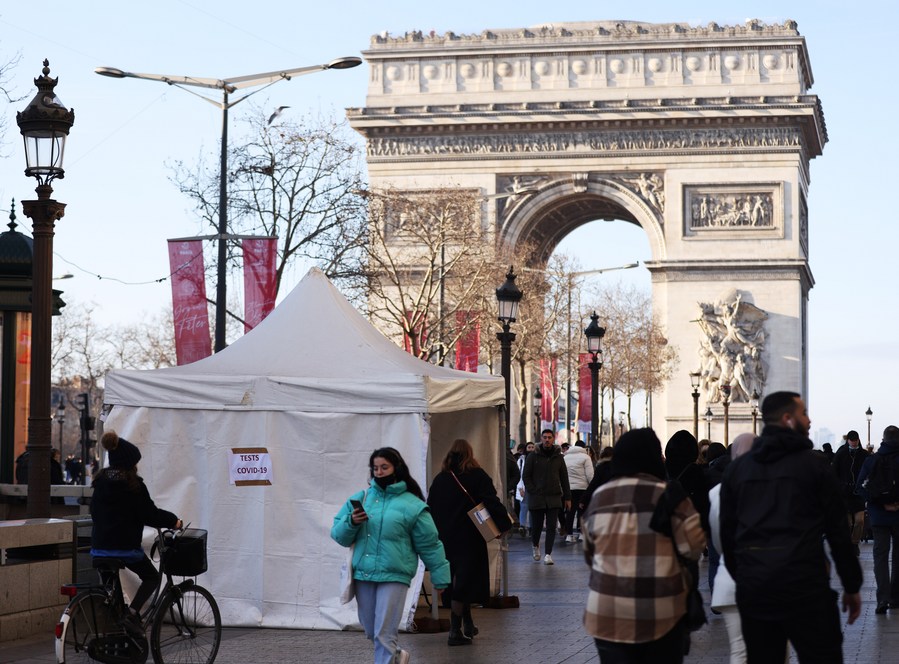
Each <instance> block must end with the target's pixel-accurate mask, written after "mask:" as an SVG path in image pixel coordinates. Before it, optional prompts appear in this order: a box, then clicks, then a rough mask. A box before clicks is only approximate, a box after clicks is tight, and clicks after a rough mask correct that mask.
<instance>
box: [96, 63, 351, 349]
mask: <svg viewBox="0 0 899 664" xmlns="http://www.w3.org/2000/svg"><path fill="white" fill-rule="evenodd" d="M360 64H362V60H361V59H360V58H357V57H347V58H337V59H335V60H331V61H330V62H328V63H326V64H322V65H312V66H308V67H296V68H294V69H283V70H281V71H270V72H265V73H261V74H250V75H248V76H234V77H232V78H227V79H215V78H199V77H196V76H166V75H163V74H135V73H132V72H127V71H123V70H121V69H116V68H115V67H97V68H96V69H95V70H94V71H95V72H96V73H97V74H100V75H101V76H109V77H110V78H139V79H143V80H146V81H159V82H160V83H166V84H168V85H174V86H175V87H177V88H181V89H182V90H184V91H185V92H189V93H191V94H192V95H195V96H197V97H199V98H200V99H202V100H204V101H207V102H209V103H210V104H212V105H213V106H217V107H218V108H220V109H221V111H222V144H221V155H220V160H221V163H220V166H219V219H218V228H217V231H218V233H217V234H216V235H213V236H206V237H203V238H198V239H216V240H217V241H218V265H217V273H216V280H217V281H216V285H215V352H216V353H217V352H219V351H220V350H223V349H224V348H225V314H226V311H227V298H226V295H227V286H226V283H225V274H226V269H225V268H226V262H227V258H228V251H227V244H226V242H227V240H229V239H231V238H230V236H229V235H228V110H229V109H230V108H231V107H233V106H236V105H237V104H239V103H240V102H242V101H243V100H244V99H247V98H248V97H250V96H252V95H254V94H256V93H257V92H261V91H262V90H265V89H266V88H268V87H269V86H271V85H274V84H275V83H277V82H278V81H289V80H290V79H292V78H294V77H295V76H302V75H304V74H313V73H315V72H319V71H326V70H328V69H350V68H352V67H358V66H359V65H360ZM258 85H261V86H263V87H261V88H259V89H258V90H254V91H253V92H250V93H248V94H245V95H244V96H243V97H240V98H239V99H234V100H233V101H230V100H229V95H230V94H232V93H234V92H236V91H237V90H240V89H242V88H251V87H256V86H258ZM184 86H190V87H197V88H207V89H212V90H221V91H222V100H221V101H217V100H215V99H210V98H209V97H206V96H205V95H201V94H199V93H196V92H194V91H193V90H191V89H189V88H188V87H184Z"/></svg>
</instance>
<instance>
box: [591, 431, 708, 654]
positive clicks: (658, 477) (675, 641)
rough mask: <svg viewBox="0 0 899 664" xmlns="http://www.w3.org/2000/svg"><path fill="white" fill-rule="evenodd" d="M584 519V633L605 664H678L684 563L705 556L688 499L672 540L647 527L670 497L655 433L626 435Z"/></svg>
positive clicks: (673, 520)
mask: <svg viewBox="0 0 899 664" xmlns="http://www.w3.org/2000/svg"><path fill="white" fill-rule="evenodd" d="M611 464H612V479H611V480H609V481H608V482H606V483H605V484H603V485H602V486H600V487H599V488H598V489H597V490H596V492H595V493H594V494H593V497H592V498H591V499H590V504H589V506H588V507H587V512H586V514H585V515H584V519H583V526H582V529H583V532H584V555H585V556H586V559H587V564H589V565H590V567H591V572H590V584H589V587H590V592H589V595H588V597H587V609H586V611H585V613H584V626H585V628H586V630H587V632H588V633H589V634H590V635H592V636H593V638H594V640H595V642H596V649H597V651H598V652H599V661H600V662H601V663H602V664H622V663H627V664H631V663H633V664H637V663H640V664H644V663H649V662H652V663H653V664H681V662H683V660H684V644H685V641H686V638H687V631H686V630H687V626H686V621H685V616H686V613H687V593H688V590H689V587H688V584H687V582H686V580H685V579H684V575H683V571H682V569H681V563H680V561H679V559H678V557H679V556H681V557H683V558H687V559H690V560H698V559H699V556H700V555H701V553H702V550H703V549H704V548H705V544H706V540H705V534H704V532H703V530H702V525H701V524H700V519H699V514H698V513H697V512H696V509H695V508H694V507H693V504H692V503H691V502H690V500H688V499H687V498H686V497H684V498H683V499H682V500H680V501H679V502H678V503H677V504H676V505H674V506H672V508H673V509H672V510H671V511H670V530H671V535H670V536H668V535H665V534H663V533H660V532H657V531H656V530H654V529H653V528H652V527H651V526H650V523H651V522H652V520H653V515H654V513H655V512H656V508H657V505H658V504H659V501H660V499H661V498H662V497H663V494H664V493H665V489H666V483H665V465H664V462H663V461H662V444H661V442H660V441H659V439H658V436H656V434H655V432H654V431H653V430H652V429H633V430H631V431H628V432H626V433H624V434H623V435H622V436H621V438H619V440H618V442H617V443H616V445H615V453H614V455H613V456H612V461H611Z"/></svg>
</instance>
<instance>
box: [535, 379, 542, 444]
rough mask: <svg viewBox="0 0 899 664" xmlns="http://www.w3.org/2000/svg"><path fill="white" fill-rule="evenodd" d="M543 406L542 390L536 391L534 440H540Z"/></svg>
mask: <svg viewBox="0 0 899 664" xmlns="http://www.w3.org/2000/svg"><path fill="white" fill-rule="evenodd" d="M542 406H543V393H542V392H540V388H539V387H538V388H537V389H535V390H534V440H539V439H540V429H541V427H540V409H541V408H542Z"/></svg>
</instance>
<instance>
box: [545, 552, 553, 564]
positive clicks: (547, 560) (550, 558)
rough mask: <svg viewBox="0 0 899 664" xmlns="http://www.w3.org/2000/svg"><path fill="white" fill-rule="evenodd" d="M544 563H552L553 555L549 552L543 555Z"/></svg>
mask: <svg viewBox="0 0 899 664" xmlns="http://www.w3.org/2000/svg"><path fill="white" fill-rule="evenodd" d="M543 564H544V565H552V564H553V557H552V556H551V555H549V554H548V553H547V554H546V555H545V556H543Z"/></svg>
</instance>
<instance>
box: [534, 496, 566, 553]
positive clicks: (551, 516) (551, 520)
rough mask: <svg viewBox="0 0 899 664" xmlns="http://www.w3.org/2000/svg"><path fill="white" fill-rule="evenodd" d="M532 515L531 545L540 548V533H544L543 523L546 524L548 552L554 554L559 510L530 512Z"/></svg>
mask: <svg viewBox="0 0 899 664" xmlns="http://www.w3.org/2000/svg"><path fill="white" fill-rule="evenodd" d="M528 511H529V512H530V513H531V544H532V545H534V546H540V533H542V532H543V522H544V521H545V522H546V550H545V553H552V552H553V544H555V543H556V522H557V521H558V519H559V508H557V507H554V508H551V509H545V510H532V509H529V510H528Z"/></svg>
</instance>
